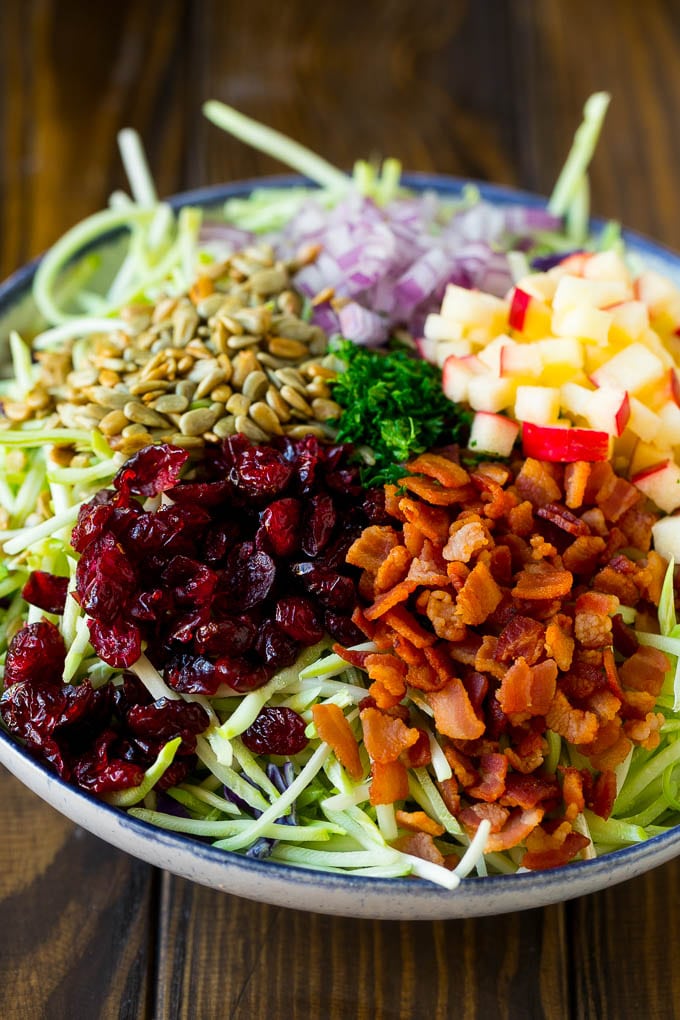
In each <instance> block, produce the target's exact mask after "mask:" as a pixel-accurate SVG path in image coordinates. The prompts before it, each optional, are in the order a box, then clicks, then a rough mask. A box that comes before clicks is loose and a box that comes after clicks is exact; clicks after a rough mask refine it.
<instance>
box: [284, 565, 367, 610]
mask: <svg viewBox="0 0 680 1020" xmlns="http://www.w3.org/2000/svg"><path fill="white" fill-rule="evenodd" d="M293 573H294V574H295V575H296V576H297V577H299V578H300V581H301V582H302V584H303V586H304V587H305V588H306V589H307V591H308V592H309V594H310V595H313V596H314V597H315V598H316V599H318V600H319V602H321V604H322V605H323V606H326V608H328V609H333V610H337V611H342V610H345V611H347V612H351V611H352V610H353V609H354V605H355V603H356V595H355V590H354V582H353V581H352V579H351V578H349V577H347V576H345V575H344V574H340V573H338V572H337V571H335V570H326V569H324V568H323V567H318V566H317V565H316V564H315V563H296V564H295V565H294V566H293Z"/></svg>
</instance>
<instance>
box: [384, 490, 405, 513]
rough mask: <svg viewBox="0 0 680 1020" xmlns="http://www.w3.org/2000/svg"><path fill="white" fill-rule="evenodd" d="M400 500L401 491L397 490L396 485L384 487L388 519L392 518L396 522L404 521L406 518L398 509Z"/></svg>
mask: <svg viewBox="0 0 680 1020" xmlns="http://www.w3.org/2000/svg"><path fill="white" fill-rule="evenodd" d="M401 498H402V492H401V489H399V488H398V487H397V486H396V485H391V484H390V485H386V486H385V510H386V512H387V513H388V514H389V515H390V517H394V519H395V520H397V521H405V520H406V518H405V517H404V515H403V513H402V512H401V510H400V508H399V504H400V503H401Z"/></svg>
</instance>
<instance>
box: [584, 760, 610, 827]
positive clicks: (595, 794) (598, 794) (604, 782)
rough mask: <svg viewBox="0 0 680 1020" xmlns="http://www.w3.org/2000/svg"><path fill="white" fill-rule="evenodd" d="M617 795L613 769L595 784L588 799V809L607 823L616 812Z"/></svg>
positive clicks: (605, 772)
mask: <svg viewBox="0 0 680 1020" xmlns="http://www.w3.org/2000/svg"><path fill="white" fill-rule="evenodd" d="M616 794H617V789H616V773H615V772H613V771H612V769H605V770H604V771H603V772H601V773H600V775H599V776H598V777H597V779H596V780H595V782H594V784H593V789H592V793H591V794H590V796H589V797H588V807H589V808H590V810H591V811H592V812H594V814H596V815H599V817H600V818H604V820H605V821H606V820H607V819H608V818H609V816H610V815H611V813H612V811H613V810H614V801H615V800H616Z"/></svg>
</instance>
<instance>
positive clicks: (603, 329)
mask: <svg viewBox="0 0 680 1020" xmlns="http://www.w3.org/2000/svg"><path fill="white" fill-rule="evenodd" d="M611 324H612V316H611V313H610V312H603V311H602V309H600V308H592V307H590V306H589V305H579V306H578V307H577V308H572V307H569V308H561V309H556V310H555V311H554V312H553V317H552V331H553V333H554V334H555V336H575V337H583V339H585V340H594V341H595V343H597V344H600V345H601V346H604V345H605V344H606V343H607V340H608V339H609V330H610V328H611Z"/></svg>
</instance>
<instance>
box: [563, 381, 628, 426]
mask: <svg viewBox="0 0 680 1020" xmlns="http://www.w3.org/2000/svg"><path fill="white" fill-rule="evenodd" d="M561 399H562V407H563V408H564V409H565V411H568V412H569V413H570V414H573V415H575V416H576V417H579V418H585V419H586V421H587V422H588V424H589V425H590V426H591V427H592V428H594V429H600V430H601V431H603V432H607V433H609V435H610V436H620V435H621V433H622V432H623V430H624V429H625V427H626V424H627V423H628V419H629V417H630V400H629V398H628V393H627V392H626V391H625V390H619V389H616V388H615V387H612V386H602V387H601V388H600V389H597V390H587V389H586V388H585V386H579V385H577V384H576V383H565V384H564V386H563V387H562V396H561Z"/></svg>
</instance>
